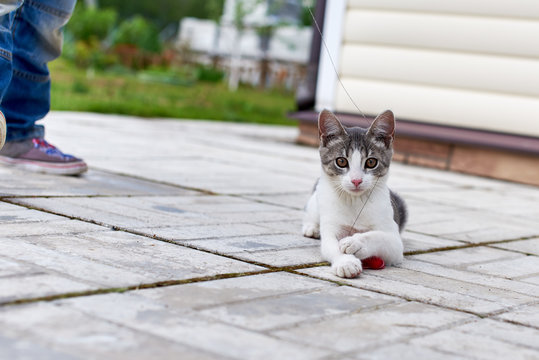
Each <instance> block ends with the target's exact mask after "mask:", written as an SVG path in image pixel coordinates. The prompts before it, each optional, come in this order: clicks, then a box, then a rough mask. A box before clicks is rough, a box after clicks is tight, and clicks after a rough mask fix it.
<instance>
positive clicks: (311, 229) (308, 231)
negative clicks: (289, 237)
mask: <svg viewBox="0 0 539 360" xmlns="http://www.w3.org/2000/svg"><path fill="white" fill-rule="evenodd" d="M302 231H303V236H306V237H310V238H313V239H320V225H319V224H316V223H312V222H308V223H304V224H303V229H302Z"/></svg>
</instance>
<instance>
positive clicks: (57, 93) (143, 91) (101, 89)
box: [50, 59, 296, 125]
mask: <svg viewBox="0 0 539 360" xmlns="http://www.w3.org/2000/svg"><path fill="white" fill-rule="evenodd" d="M50 70H51V77H52V92H51V108H52V109H53V110H70V111H90V112H98V113H114V114H126V115H135V116H142V117H171V118H184V119H207V120H224V121H234V122H253V123H263V124H281V125H295V124H296V122H295V121H294V120H291V119H289V118H287V117H286V113H287V112H288V111H291V110H293V109H294V95H293V93H291V92H286V91H278V90H268V91H264V90H260V89H254V88H251V87H245V86H242V87H240V88H239V89H238V90H237V91H236V92H230V91H229V90H228V89H227V86H226V84H224V83H222V82H220V83H209V82H197V81H194V80H193V79H194V76H187V78H188V80H186V81H173V83H165V82H151V81H148V80H147V77H146V80H144V77H141V76H137V75H136V74H132V73H129V72H125V71H124V72H122V73H120V72H116V73H114V72H101V71H96V72H95V73H93V74H89V75H88V74H87V71H86V70H84V69H79V68H76V67H75V66H74V65H72V64H71V63H69V62H68V61H66V60H64V59H59V60H56V61H54V62H53V63H51V64H50ZM193 71H194V70H193ZM184 75H185V74H184ZM187 75H189V74H187Z"/></svg>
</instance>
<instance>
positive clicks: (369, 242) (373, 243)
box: [339, 231, 403, 265]
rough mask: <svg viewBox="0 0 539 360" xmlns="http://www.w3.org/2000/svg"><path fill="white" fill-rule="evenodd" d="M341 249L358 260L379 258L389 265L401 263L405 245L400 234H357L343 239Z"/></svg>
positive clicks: (381, 232) (379, 232)
mask: <svg viewBox="0 0 539 360" xmlns="http://www.w3.org/2000/svg"><path fill="white" fill-rule="evenodd" d="M339 249H340V251H342V252H343V253H344V254H350V255H354V256H355V257H357V258H358V259H367V258H369V257H371V256H378V257H381V258H382V259H383V260H384V262H385V263H386V264H388V265H391V264H397V263H400V262H401V261H402V258H403V245H402V240H401V237H400V235H399V233H398V232H396V233H395V232H389V231H369V232H365V233H357V234H354V235H352V236H348V237H345V238H343V239H342V240H341V241H340V242H339Z"/></svg>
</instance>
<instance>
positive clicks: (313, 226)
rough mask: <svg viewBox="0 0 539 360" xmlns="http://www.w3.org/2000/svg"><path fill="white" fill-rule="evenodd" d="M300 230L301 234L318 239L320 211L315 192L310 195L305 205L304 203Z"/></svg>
mask: <svg viewBox="0 0 539 360" xmlns="http://www.w3.org/2000/svg"><path fill="white" fill-rule="evenodd" d="M302 232H303V236H306V237H310V238H313V239H320V212H319V210H318V199H317V197H316V192H314V193H313V194H312V195H311V197H310V198H309V201H308V202H307V205H305V215H304V216H303V227H302Z"/></svg>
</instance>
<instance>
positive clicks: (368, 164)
mask: <svg viewBox="0 0 539 360" xmlns="http://www.w3.org/2000/svg"><path fill="white" fill-rule="evenodd" d="M376 165H378V160H376V159H375V158H368V159H367V161H366V162H365V167H366V168H367V169H374V168H375V167H376Z"/></svg>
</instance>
